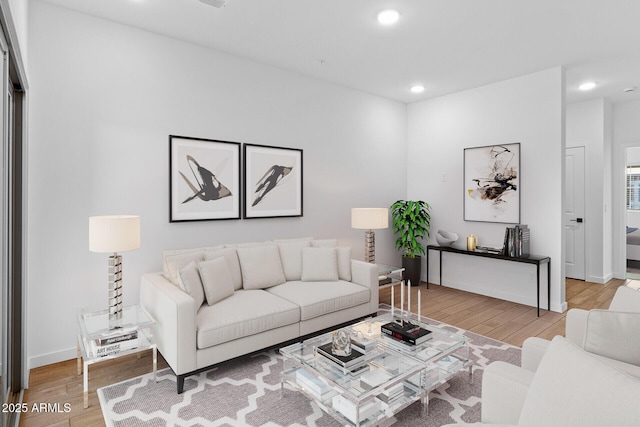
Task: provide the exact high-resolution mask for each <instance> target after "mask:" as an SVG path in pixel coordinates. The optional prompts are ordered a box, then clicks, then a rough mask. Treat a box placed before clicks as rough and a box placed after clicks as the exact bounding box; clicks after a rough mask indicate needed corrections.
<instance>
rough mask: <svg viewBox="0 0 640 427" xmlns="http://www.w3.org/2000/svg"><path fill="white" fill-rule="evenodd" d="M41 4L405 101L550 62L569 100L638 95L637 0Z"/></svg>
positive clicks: (54, 0)
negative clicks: (385, 12) (384, 22)
mask: <svg viewBox="0 0 640 427" xmlns="http://www.w3.org/2000/svg"><path fill="white" fill-rule="evenodd" d="M43 1H46V2H48V3H51V4H56V5H59V6H63V7H66V8H70V9H74V10H77V11H81V12H84V13H87V14H91V15H94V16H98V17H101V18H104V19H108V20H111V21H116V22H119V23H123V24H126V25H130V26H133V27H137V28H141V29H144V30H148V31H152V32H154V33H158V34H163V35H167V36H169V37H173V38H176V39H180V40H184V41H187V42H191V43H196V44H199V45H202V46H208V47H211V48H213V49H217V50H221V51H224V52H228V53H231V54H233V55H237V56H240V57H244V58H249V59H251V60H255V61H258V62H261V63H265V64H269V65H272V66H276V67H279V68H283V69H286V70H290V71H294V72H296V73H300V74H304V75H308V76H312V77H316V78H319V79H323V80H328V81H331V82H334V83H337V84H340V85H344V86H347V87H351V88H354V89H358V90H362V91H365V92H369V93H373V94H377V95H380V96H384V97H387V98H391V99H394V100H397V101H400V102H405V103H409V102H415V101H418V100H422V99H427V98H432V97H436V96H441V95H444V94H448V93H453V92H458V91H461V90H464V89H469V88H473V87H477V86H482V85H485V84H489V83H493V82H497V81H501V80H505V79H509V78H513V77H518V76H522V75H525V74H529V73H533V72H536V71H541V70H544V69H547V68H551V67H555V66H563V67H564V68H565V70H566V100H567V102H576V101H581V100H587V99H592V98H606V99H607V100H609V101H610V102H612V103H615V102H621V101H625V100H630V99H640V24H639V23H638V22H637V21H638V20H639V18H640V1H636V0H589V1H585V0H419V1H418V0H228V1H227V5H226V6H225V7H223V8H215V7H212V6H209V5H206V4H203V3H201V2H200V1H198V0H109V1H105V0H43ZM389 7H391V8H395V9H397V10H398V11H399V12H400V14H401V16H400V20H399V21H398V22H397V23H396V24H395V25H393V26H390V27H382V26H380V25H379V24H378V23H377V21H376V15H377V13H378V12H379V11H381V10H382V9H386V8H389ZM586 80H593V81H595V82H597V83H598V86H597V87H596V88H595V89H594V90H592V91H589V92H582V91H579V90H578V89H577V86H578V85H579V84H580V83H582V82H584V81H586ZM415 83H421V84H423V85H424V86H425V88H426V90H425V91H424V92H423V93H422V94H413V93H411V92H410V91H409V88H410V86H411V85H413V84H415ZM628 87H638V89H637V90H636V91H635V92H629V93H625V92H623V90H624V89H625V88H628Z"/></svg>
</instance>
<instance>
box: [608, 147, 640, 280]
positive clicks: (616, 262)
mask: <svg viewBox="0 0 640 427" xmlns="http://www.w3.org/2000/svg"><path fill="white" fill-rule="evenodd" d="M634 147H640V140H635V141H629V142H625V143H622V144H617V145H614V158H613V171H612V175H613V176H612V185H613V189H612V196H613V207H612V209H613V230H612V234H613V236H612V237H613V244H612V248H613V260H612V264H611V267H612V269H613V277H615V278H616V279H626V278H627V234H626V227H625V226H626V224H627V190H626V189H627V181H626V178H627V173H626V170H627V149H628V148H634Z"/></svg>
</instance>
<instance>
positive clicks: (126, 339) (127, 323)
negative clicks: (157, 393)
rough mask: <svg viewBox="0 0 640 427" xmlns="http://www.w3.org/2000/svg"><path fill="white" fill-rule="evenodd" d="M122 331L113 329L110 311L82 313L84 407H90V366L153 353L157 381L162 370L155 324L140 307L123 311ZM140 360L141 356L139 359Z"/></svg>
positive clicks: (80, 346)
mask: <svg viewBox="0 0 640 427" xmlns="http://www.w3.org/2000/svg"><path fill="white" fill-rule="evenodd" d="M118 323H119V324H118V328H116V329H110V327H109V310H102V311H96V312H80V313H78V325H79V326H80V335H78V367H77V371H78V375H80V370H81V360H82V369H83V377H82V379H83V387H84V407H85V408H87V407H88V406H89V365H92V364H94V363H98V362H102V361H105V360H112V359H116V358H118V357H120V356H125V355H127V354H134V353H139V352H141V351H144V350H149V349H150V350H152V351H153V378H154V380H156V381H157V379H156V371H157V368H158V348H157V346H156V341H155V338H154V337H153V330H152V327H153V325H155V323H156V322H155V320H153V318H152V317H151V315H150V314H149V313H147V311H146V310H145V309H144V308H142V307H141V306H139V305H132V306H127V307H124V308H123V309H122V319H120V320H119V322H118ZM138 357H139V356H138Z"/></svg>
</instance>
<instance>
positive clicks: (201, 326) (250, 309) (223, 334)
mask: <svg viewBox="0 0 640 427" xmlns="http://www.w3.org/2000/svg"><path fill="white" fill-rule="evenodd" d="M299 321H300V308H299V307H298V306H296V305H295V304H293V303H291V302H289V301H287V300H284V299H282V298H279V297H277V296H275V295H273V294H270V293H269V292H266V291H263V290H244V289H241V290H239V291H236V292H235V293H234V294H233V295H231V296H230V297H229V298H226V299H224V300H222V301H220V302H218V303H217V304H214V305H212V306H208V305H205V306H203V307H202V309H201V310H200V311H199V312H198V315H197V317H196V329H197V332H196V339H197V347H198V348H199V349H202V348H207V347H211V346H213V345H217V344H222V343H225V342H228V341H232V340H235V339H238V338H242V337H247V336H251V335H255V334H259V333H260V332H264V331H268V330H271V329H275V328H279V327H282V326H286V325H291V324H294V323H297V322H299ZM274 344H275V343H274Z"/></svg>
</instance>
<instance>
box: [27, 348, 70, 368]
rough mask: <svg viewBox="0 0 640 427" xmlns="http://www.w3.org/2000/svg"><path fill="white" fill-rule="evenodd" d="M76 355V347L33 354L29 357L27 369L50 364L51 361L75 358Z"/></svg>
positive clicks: (56, 361)
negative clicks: (38, 354) (37, 354)
mask: <svg viewBox="0 0 640 427" xmlns="http://www.w3.org/2000/svg"><path fill="white" fill-rule="evenodd" d="M77 357H78V349H77V348H76V347H72V348H69V349H66V350H60V351H55V352H53V353H47V354H42V355H40V356H33V357H30V358H29V369H30V370H31V369H35V368H39V367H41V366H46V365H51V364H53V363H58V362H64V361H65V360H70V359H75V358H77Z"/></svg>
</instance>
